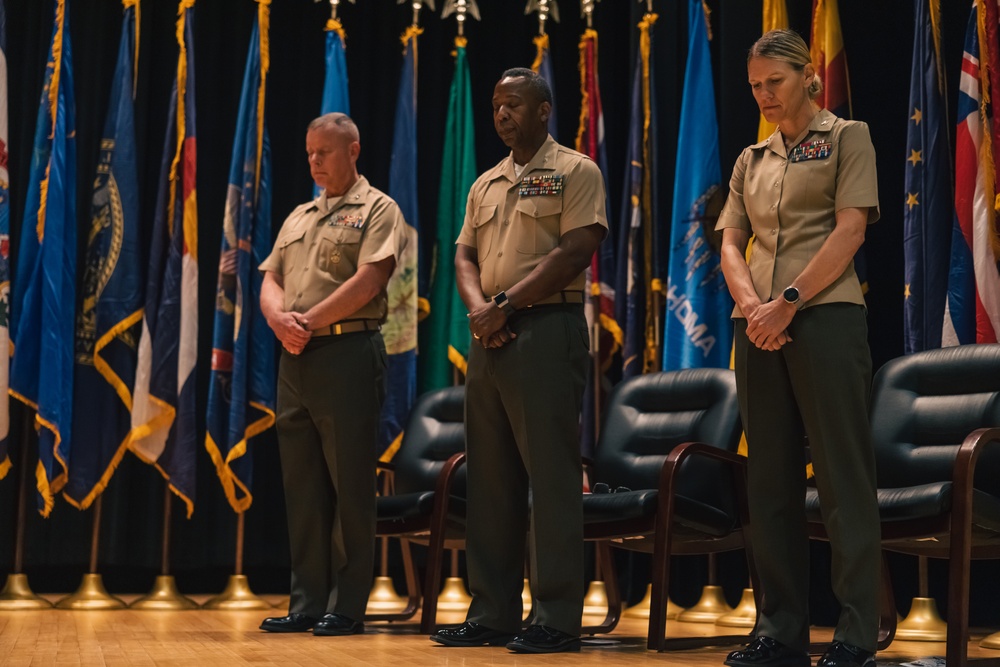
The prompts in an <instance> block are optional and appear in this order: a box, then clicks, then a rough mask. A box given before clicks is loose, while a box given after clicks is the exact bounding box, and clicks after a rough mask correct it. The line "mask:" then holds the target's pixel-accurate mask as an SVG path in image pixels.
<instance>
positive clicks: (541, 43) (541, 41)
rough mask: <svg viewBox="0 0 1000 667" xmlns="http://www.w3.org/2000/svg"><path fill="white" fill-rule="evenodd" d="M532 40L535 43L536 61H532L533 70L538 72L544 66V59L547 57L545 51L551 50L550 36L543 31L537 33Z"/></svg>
mask: <svg viewBox="0 0 1000 667" xmlns="http://www.w3.org/2000/svg"><path fill="white" fill-rule="evenodd" d="M531 41H532V42H534V43H535V62H533V63H531V70H532V71H533V72H538V69H539V68H540V67H541V66H542V59H543V58H545V52H546V51H548V50H549V36H548V35H546V34H545V33H542V34H541V35H535V36H534V37H533V38H532V39H531Z"/></svg>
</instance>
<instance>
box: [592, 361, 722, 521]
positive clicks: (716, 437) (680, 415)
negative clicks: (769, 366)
mask: <svg viewBox="0 0 1000 667" xmlns="http://www.w3.org/2000/svg"><path fill="white" fill-rule="evenodd" d="M740 434H741V425H740V411H739V402H738V401H737V398H736V376H735V374H734V373H733V371H731V370H728V369H721V368H699V369H689V370H680V371H668V372H664V373H650V374H646V375H640V376H638V377H634V378H631V379H629V380H626V381H624V382H622V383H621V384H620V385H618V386H617V387H616V388H615V390H614V392H612V395H611V397H610V400H609V402H608V407H607V411H606V413H605V418H604V424H603V426H602V428H601V436H600V439H599V441H598V444H597V451H596V454H595V457H594V476H593V479H592V480H591V481H593V482H606V483H607V484H608V485H610V486H611V488H615V487H617V486H624V487H628V488H629V489H632V490H639V489H655V488H657V487H658V486H659V473H660V469H661V467H662V466H663V461H664V460H665V459H666V458H667V455H668V454H670V452H671V450H673V448H674V447H676V446H677V445H679V444H682V443H684V442H689V441H698V442H704V443H706V444H709V445H713V446H715V447H719V448H721V449H725V450H728V451H731V452H735V451H736V450H737V448H738V447H739V441H740ZM724 470H725V467H724V466H723V464H721V463H718V462H715V461H707V460H703V459H695V460H689V461H688V462H687V463H685V464H684V467H683V468H682V476H681V477H682V479H681V480H680V485H679V487H678V488H677V489H676V492H677V493H679V494H681V495H684V496H687V497H689V498H691V499H693V500H699V501H701V502H705V503H708V504H711V505H714V506H716V507H719V506H720V503H721V505H722V506H723V507H724V508H725V509H727V510H728V509H730V505H731V497H732V490H733V485H732V483H729V482H727V481H726V480H727V478H726V477H722V475H725V474H728V473H727V472H724ZM720 479H721V480H723V481H722V483H720V482H719V480H720ZM722 487H728V488H722Z"/></svg>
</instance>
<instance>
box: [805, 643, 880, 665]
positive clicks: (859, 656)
mask: <svg viewBox="0 0 1000 667" xmlns="http://www.w3.org/2000/svg"><path fill="white" fill-rule="evenodd" d="M816 667H875V654H874V653H872V652H871V651H866V650H864V649H863V648H858V647H857V646H852V645H851V644H845V643H844V642H833V643H832V644H830V648H828V649H827V650H826V653H824V654H823V657H822V658H820V659H819V662H818V663H816Z"/></svg>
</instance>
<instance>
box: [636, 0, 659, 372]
mask: <svg viewBox="0 0 1000 667" xmlns="http://www.w3.org/2000/svg"><path fill="white" fill-rule="evenodd" d="M657 18H659V17H658V16H657V15H656V14H653V13H650V14H646V15H645V16H644V17H642V20H641V21H639V50H640V53H641V54H642V116H643V119H642V164H643V170H642V217H643V218H644V219H645V221H646V224H645V225H643V231H642V233H643V260H644V263H645V269H646V275H650V274H651V273H652V266H653V198H652V187H653V185H652V181H651V178H650V173H649V167H650V160H651V155H650V146H649V126H650V123H651V122H652V101H651V99H650V96H651V93H650V81H649V59H650V54H651V51H652V39H653V36H652V30H653V24H654V23H656V19H657ZM655 329H656V327H655V326H654V319H653V292H652V291H651V290H650V291H647V292H646V327H645V332H646V348H645V352H644V354H643V365H642V369H643V370H642V372H643V373H649V372H652V371H654V370H656V369H655V368H654V366H655V365H656V347H657V345H656V331H655Z"/></svg>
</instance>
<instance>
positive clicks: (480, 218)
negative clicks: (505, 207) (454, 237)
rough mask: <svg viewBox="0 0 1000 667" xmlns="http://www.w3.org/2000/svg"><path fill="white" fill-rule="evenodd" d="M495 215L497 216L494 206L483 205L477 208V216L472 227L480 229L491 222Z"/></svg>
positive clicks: (495, 206)
mask: <svg viewBox="0 0 1000 667" xmlns="http://www.w3.org/2000/svg"><path fill="white" fill-rule="evenodd" d="M496 214H497V205H496V204H483V205H482V206H480V207H479V214H478V215H477V216H476V217H475V219H474V220H473V221H472V226H473V227H476V228H478V227H482V226H483V225H485V224H486V223H487V222H490V221H491V220H493V218H495V217H496Z"/></svg>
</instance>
